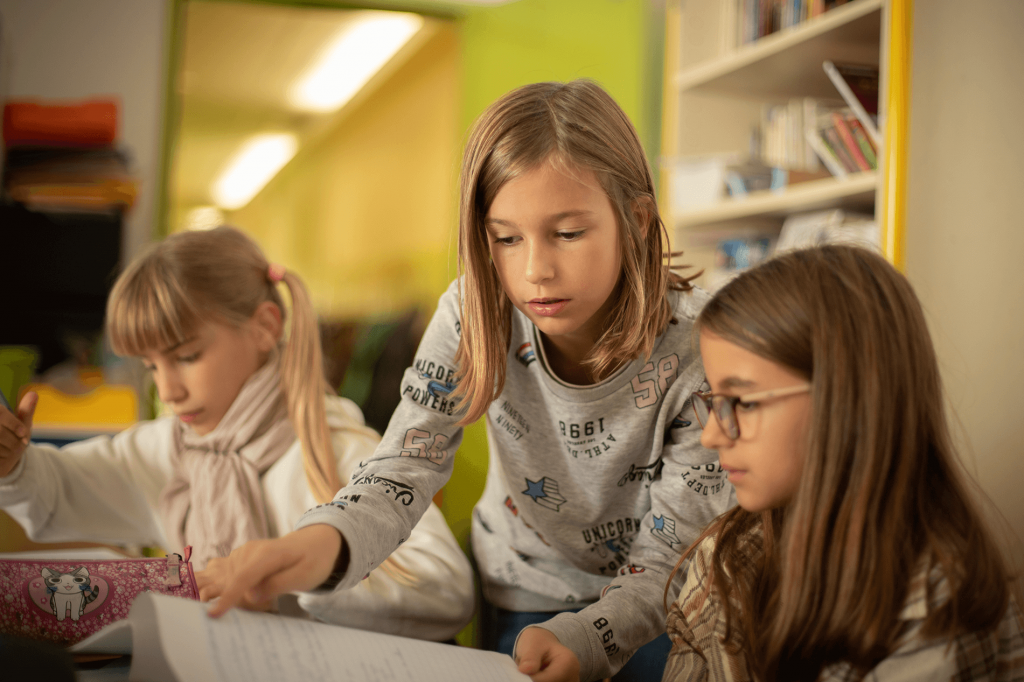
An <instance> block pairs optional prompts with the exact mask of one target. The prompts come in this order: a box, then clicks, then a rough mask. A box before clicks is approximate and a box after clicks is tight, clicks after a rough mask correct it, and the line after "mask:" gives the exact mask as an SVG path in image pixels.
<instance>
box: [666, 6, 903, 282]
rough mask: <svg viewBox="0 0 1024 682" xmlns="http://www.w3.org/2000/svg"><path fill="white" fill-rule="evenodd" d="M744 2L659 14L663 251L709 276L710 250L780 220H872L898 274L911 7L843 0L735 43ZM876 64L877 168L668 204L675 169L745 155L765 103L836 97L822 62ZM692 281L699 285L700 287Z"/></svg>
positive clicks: (674, 8) (677, 8)
mask: <svg viewBox="0 0 1024 682" xmlns="http://www.w3.org/2000/svg"><path fill="white" fill-rule="evenodd" d="M743 4H744V3H743V0H685V2H684V1H682V0H673V1H672V2H670V3H669V5H668V7H667V10H666V12H667V14H666V31H667V36H666V49H665V58H666V69H665V83H664V88H665V92H664V116H663V130H662V149H663V162H662V164H661V178H660V180H661V184H660V186H661V194H662V197H661V200H662V201H661V203H662V207H663V212H664V214H665V217H666V225H667V226H668V227H669V230H670V234H672V235H673V243H672V246H673V248H674V249H675V250H677V251H678V250H682V251H684V252H685V256H684V257H683V261H685V262H686V263H688V264H691V265H694V266H697V267H700V268H708V267H709V266H711V265H712V264H713V262H714V256H715V244H716V242H717V241H718V240H719V239H721V238H723V237H725V236H727V235H729V234H731V233H736V234H744V233H746V234H751V233H755V232H759V233H762V232H764V231H766V230H767V231H775V232H777V231H778V229H779V228H780V227H781V225H782V221H783V220H784V219H785V217H786V216H788V215H790V214H793V213H799V212H803V211H810V210H817V209H822V208H846V209H853V210H856V211H859V212H867V213H873V214H874V215H875V217H876V220H878V221H879V223H880V227H881V233H882V241H883V244H882V246H883V251H884V252H885V254H886V256H887V257H888V258H889V259H890V260H891V261H892V262H893V263H895V264H896V265H897V266H898V267H901V266H902V222H903V195H904V190H903V187H904V183H905V171H904V169H905V166H906V161H905V149H906V126H907V104H908V94H907V80H908V73H909V64H908V63H907V62H908V58H907V55H909V50H910V46H909V42H910V38H909V35H910V29H909V24H910V12H911V9H910V2H909V0H850V1H849V2H847V3H845V4H843V5H840V6H838V7H835V8H833V9H830V10H828V11H826V12H825V13H823V14H821V15H819V16H816V17H813V18H810V19H806V20H804V21H803V22H801V23H799V24H797V25H795V26H791V27H789V28H784V29H782V30H780V31H778V32H776V33H772V34H770V35H767V36H765V37H763V38H760V39H758V40H756V41H754V42H751V43H747V44H738V43H739V40H738V39H737V35H738V34H739V32H740V29H739V26H738V22H740V21H742V18H741V16H740V15H741V13H742V6H743ZM825 60H831V61H834V62H847V63H860V64H872V65H878V67H879V71H880V84H879V129H880V130H881V131H882V133H883V138H884V142H883V145H882V148H881V149H879V161H880V163H879V170H878V171H867V172H861V173H854V174H851V175H848V176H847V177H846V178H844V179H837V178H833V177H828V178H824V179H820V180H814V181H811V182H806V183H803V184H799V185H791V186H789V187H787V188H785V189H783V190H781V191H775V192H773V191H762V192H755V193H751V194H749V195H747V196H746V197H743V198H742V199H740V200H736V199H731V198H724V199H723V200H722V201H720V202H719V203H717V204H714V205H711V206H705V207H702V208H698V209H693V210H686V211H684V210H676V209H674V208H673V207H672V197H671V192H670V191H669V188H670V187H671V185H672V173H673V166H674V163H675V161H676V160H678V159H685V158H692V157H702V156H710V155H720V154H735V155H737V156H741V157H746V156H747V155H748V152H749V147H750V136H751V130H752V129H753V128H754V127H755V126H756V125H757V123H758V122H759V121H760V118H761V114H762V109H763V107H764V106H765V105H767V104H784V103H786V102H787V101H788V100H790V99H791V98H802V97H815V98H833V99H835V98H838V93H837V91H836V89H835V87H834V86H833V84H832V83H831V82H830V81H829V79H828V77H827V75H826V74H825V72H824V70H823V68H822V62H823V61H825ZM698 282H700V280H698Z"/></svg>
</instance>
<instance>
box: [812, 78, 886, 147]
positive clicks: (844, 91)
mask: <svg viewBox="0 0 1024 682" xmlns="http://www.w3.org/2000/svg"><path fill="white" fill-rule="evenodd" d="M821 67H822V68H823V69H825V73H826V74H827V75H828V78H829V80H830V81H832V85H834V86H836V90H838V91H839V94H840V95H841V96H842V98H843V100H844V101H845V102H846V104H847V105H848V106H849V107H850V111H852V112H853V114H854V116H856V117H857V119H858V120H859V121H860V122H861V125H863V126H864V130H865V131H866V132H867V134H868V136H869V137H870V138H871V141H872V142H874V143H875V146H876V147H881V146H882V136H881V135H880V134H879V133H878V128H877V127H876V126H875V122H874V121H872V120H871V116H869V115H868V112H867V111H865V110H864V106H863V105H862V104H861V103H860V100H859V99H857V96H856V95H854V94H853V90H851V89H850V86H849V85H848V84H847V83H846V79H845V78H843V74H841V73H839V70H838V69H837V68H836V65H835V64H833V63H832V62H830V61H827V60H826V61H824V62H822V63H821Z"/></svg>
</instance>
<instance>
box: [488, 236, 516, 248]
mask: <svg viewBox="0 0 1024 682" xmlns="http://www.w3.org/2000/svg"><path fill="white" fill-rule="evenodd" d="M518 240H519V237H495V238H494V243H495V244H500V245H501V246H512V245H513V244H515V243H516V242H517V241H518Z"/></svg>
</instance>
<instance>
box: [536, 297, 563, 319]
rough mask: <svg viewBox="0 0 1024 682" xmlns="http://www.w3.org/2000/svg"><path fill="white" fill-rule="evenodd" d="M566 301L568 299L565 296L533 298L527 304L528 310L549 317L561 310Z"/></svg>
mask: <svg viewBox="0 0 1024 682" xmlns="http://www.w3.org/2000/svg"><path fill="white" fill-rule="evenodd" d="M568 303H569V299H567V298H535V299H533V300H532V301H530V302H529V303H528V304H527V305H529V306H530V310H532V311H533V312H535V313H537V314H538V315H541V316H543V317H550V316H552V315H557V314H558V313H560V312H562V308H564V307H565V306H566V305H567V304H568Z"/></svg>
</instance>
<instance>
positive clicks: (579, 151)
mask: <svg viewBox="0 0 1024 682" xmlns="http://www.w3.org/2000/svg"><path fill="white" fill-rule="evenodd" d="M549 159H550V160H552V161H554V162H556V163H559V164H561V165H562V166H564V167H566V168H569V169H585V170H589V171H592V172H593V173H594V174H595V175H596V176H597V179H598V181H599V182H600V183H601V187H602V189H603V190H604V191H605V193H606V194H607V195H608V198H609V199H610V201H611V204H612V206H613V207H614V209H615V212H616V217H617V222H618V228H619V239H620V243H621V244H622V277H621V280H620V282H619V287H618V290H617V292H618V293H617V294H614V293H613V294H612V295H618V297H619V300H618V304H617V305H616V306H615V308H614V310H613V312H612V314H611V317H610V319H609V320H608V325H607V330H606V331H605V332H604V334H603V335H602V336H601V338H600V339H598V341H597V343H596V344H595V346H594V349H593V351H592V352H591V354H590V356H589V357H588V358H587V360H586V361H585V362H584V364H585V365H586V366H587V367H588V368H589V370H590V372H591V374H592V375H593V376H594V377H595V378H601V377H603V376H606V375H607V374H608V373H609V372H611V371H613V370H614V369H615V368H616V367H618V366H619V365H620V364H621V363H622V362H624V361H628V360H632V359H634V358H636V357H638V356H641V355H643V356H647V355H650V353H651V350H652V349H653V347H654V341H655V338H656V337H657V336H658V335H659V334H661V333H662V332H663V331H664V330H665V328H666V327H667V325H668V324H669V322H670V320H671V319H672V309H671V305H670V304H669V301H668V298H667V292H668V290H669V289H670V288H671V289H678V290H684V291H685V290H689V289H690V285H689V281H688V280H687V279H685V278H683V277H681V276H679V275H678V274H676V273H674V272H672V271H671V269H670V265H669V262H668V260H669V256H670V255H675V254H669V253H667V250H666V246H667V244H668V233H667V231H666V230H665V225H664V223H663V222H662V220H661V218H660V216H659V215H658V206H657V201H656V199H655V195H654V180H653V177H652V175H651V169H650V166H649V165H648V163H647V158H646V157H645V156H644V150H643V146H642V145H641V143H640V138H639V137H638V136H637V134H636V131H635V130H634V129H633V125H632V124H631V123H630V121H629V118H628V117H627V116H626V114H625V113H624V112H623V111H622V109H621V108H620V107H619V105H618V104H616V103H615V100H613V99H612V98H611V96H610V95H608V93H606V92H605V91H604V90H602V89H601V87H600V86H599V85H597V84H596V83H594V82H593V81H589V80H574V81H571V82H569V83H535V84H532V85H526V86H523V87H521V88H517V89H516V90H513V91H511V92H509V93H508V94H506V95H505V96H504V97H502V98H501V99H499V100H498V101H496V102H495V103H494V104H492V105H491V106H490V107H488V109H487V110H486V111H485V112H484V113H483V114H481V116H480V118H479V119H478V120H477V122H476V124H475V125H474V127H473V130H472V132H471V133H470V137H469V141H468V143H467V145H466V151H465V155H464V156H463V161H462V172H461V176H460V189H459V193H460V205H459V271H460V274H464V275H465V286H464V287H461V288H460V297H461V317H462V320H461V325H462V326H461V337H460V340H459V348H458V351H457V352H456V355H455V360H456V364H457V366H458V368H459V371H458V387H457V388H456V390H455V392H454V394H453V395H454V396H458V397H463V398H465V399H468V400H467V402H468V405H467V406H466V408H465V411H464V413H463V415H464V416H463V418H462V420H461V421H460V424H468V423H471V422H473V421H475V420H476V419H478V418H479V417H480V415H482V414H483V413H484V412H485V411H486V410H487V406H488V405H489V404H490V403H491V401H492V400H494V398H495V397H497V396H498V395H500V394H501V391H502V389H503V388H504V385H505V369H506V363H507V361H508V349H509V343H510V339H511V334H512V322H511V319H512V318H511V316H512V307H513V306H512V303H511V301H510V300H509V298H508V296H507V295H506V294H505V292H504V290H503V289H502V287H501V283H500V281H499V280H498V276H497V273H496V272H495V270H494V267H493V265H492V264H491V262H490V251H489V249H488V246H487V238H486V234H485V230H484V219H485V218H486V216H487V212H488V210H489V209H490V207H491V203H492V202H493V201H494V197H495V196H496V195H497V193H498V191H499V190H500V189H501V188H502V187H503V186H504V185H505V183H507V182H508V181H509V180H512V179H513V178H515V177H518V176H520V175H522V174H523V173H526V172H528V171H530V170H532V169H534V168H536V167H537V166H538V165H539V164H540V163H542V162H544V161H545V160H549ZM663 239H664V242H663Z"/></svg>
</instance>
